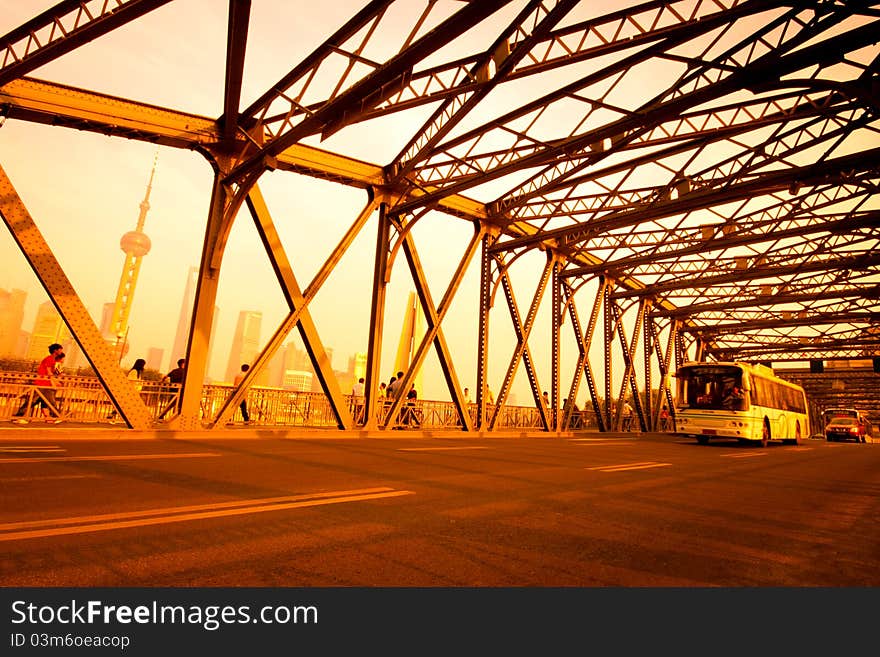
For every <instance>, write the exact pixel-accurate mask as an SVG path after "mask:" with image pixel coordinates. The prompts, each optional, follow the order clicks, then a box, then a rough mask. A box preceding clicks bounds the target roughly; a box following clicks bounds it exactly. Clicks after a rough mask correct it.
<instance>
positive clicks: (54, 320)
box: [25, 301, 74, 367]
mask: <svg viewBox="0 0 880 657" xmlns="http://www.w3.org/2000/svg"><path fill="white" fill-rule="evenodd" d="M53 342H57V343H59V344H62V345H64V350H65V351H67V350H68V349H69V348H70V347H71V346H72V345H73V344H74V341H73V337H72V336H71V335H70V331H69V330H68V329H67V325H66V324H65V323H64V320H62V319H61V315H59V314H58V311H57V310H56V309H55V306H54V305H53V304H52V302H51V301H44V302H43V303H41V304H40V307H39V308H38V309H37V317H36V319H35V320H34V330H33V331H32V332H31V340H30V343H29V344H28V350H27V354H25V357H26V358H27V359H28V360H34V361H40V360H43V359H44V358H45V357H46V356H47V355H48V353H49V345H50V344H52V343H53ZM65 366H67V367H71V365H70V364H69V363H65Z"/></svg>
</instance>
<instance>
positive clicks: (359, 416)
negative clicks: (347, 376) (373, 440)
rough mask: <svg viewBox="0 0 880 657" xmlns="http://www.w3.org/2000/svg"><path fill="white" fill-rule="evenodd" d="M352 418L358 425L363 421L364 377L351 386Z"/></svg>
mask: <svg viewBox="0 0 880 657" xmlns="http://www.w3.org/2000/svg"><path fill="white" fill-rule="evenodd" d="M351 409H352V419H353V420H354V423H355V425H357V426H359V425H361V424H363V422H364V377H361V378H359V379H358V380H357V383H355V384H354V385H353V386H352V387H351Z"/></svg>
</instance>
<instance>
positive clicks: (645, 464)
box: [587, 461, 672, 472]
mask: <svg viewBox="0 0 880 657" xmlns="http://www.w3.org/2000/svg"><path fill="white" fill-rule="evenodd" d="M669 465H672V464H671V463H658V462H657V461H640V462H638V463H620V464H618V465H599V466H596V467H593V468H587V470H598V471H600V472H624V471H626V470H646V469H648V468H663V467H666V466H669Z"/></svg>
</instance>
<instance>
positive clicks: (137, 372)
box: [127, 358, 147, 390]
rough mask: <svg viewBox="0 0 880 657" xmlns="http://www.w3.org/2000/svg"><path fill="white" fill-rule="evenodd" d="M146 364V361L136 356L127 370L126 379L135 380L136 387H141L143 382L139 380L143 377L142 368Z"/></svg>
mask: <svg viewBox="0 0 880 657" xmlns="http://www.w3.org/2000/svg"><path fill="white" fill-rule="evenodd" d="M146 366H147V361H145V360H144V359H143V358H138V359H137V360H136V361H134V364H133V365H132V366H131V369H130V370H128V375H127V376H128V380H129V381H137V382H138V383H137V384H136V385H137V389H138V390H140V389H141V388H142V387H143V384H142V383H140V381H141V380H142V379H143V378H144V368H145V367H146Z"/></svg>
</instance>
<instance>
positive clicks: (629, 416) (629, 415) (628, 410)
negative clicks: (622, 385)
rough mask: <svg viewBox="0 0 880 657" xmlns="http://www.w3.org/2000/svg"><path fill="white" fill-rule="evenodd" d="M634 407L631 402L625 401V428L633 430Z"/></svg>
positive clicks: (625, 429)
mask: <svg viewBox="0 0 880 657" xmlns="http://www.w3.org/2000/svg"><path fill="white" fill-rule="evenodd" d="M632 421H633V407H632V406H630V404H629V402H624V403H623V430H624V431H632Z"/></svg>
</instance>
